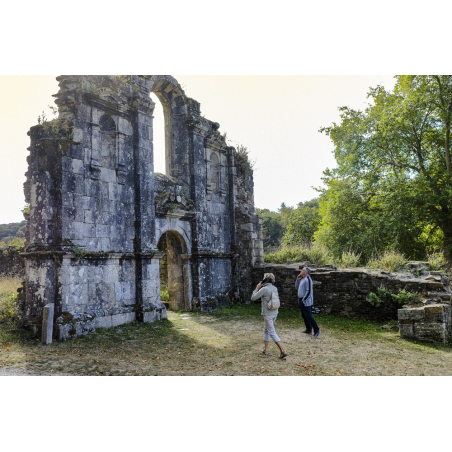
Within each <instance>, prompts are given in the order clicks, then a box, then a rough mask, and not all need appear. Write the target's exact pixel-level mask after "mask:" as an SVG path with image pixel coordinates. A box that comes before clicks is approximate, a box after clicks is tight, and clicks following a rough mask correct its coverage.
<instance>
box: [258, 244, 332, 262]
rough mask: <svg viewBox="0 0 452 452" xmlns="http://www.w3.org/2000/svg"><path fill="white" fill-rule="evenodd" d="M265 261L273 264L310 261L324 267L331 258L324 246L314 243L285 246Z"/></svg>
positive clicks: (268, 255) (269, 255)
mask: <svg viewBox="0 0 452 452" xmlns="http://www.w3.org/2000/svg"><path fill="white" fill-rule="evenodd" d="M264 261H265V262H269V263H273V264H290V263H293V262H305V261H309V262H312V263H313V264H315V265H318V266H322V265H326V264H328V263H329V262H331V257H330V255H329V252H328V250H327V249H326V248H325V247H324V246H322V245H318V244H315V243H314V244H312V245H294V246H289V245H283V246H282V247H281V248H280V249H279V250H278V251H276V252H275V253H271V254H267V255H265V256H264Z"/></svg>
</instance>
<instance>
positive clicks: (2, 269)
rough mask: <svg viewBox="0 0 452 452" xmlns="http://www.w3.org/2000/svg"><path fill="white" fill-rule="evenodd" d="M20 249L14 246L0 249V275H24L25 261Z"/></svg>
mask: <svg viewBox="0 0 452 452" xmlns="http://www.w3.org/2000/svg"><path fill="white" fill-rule="evenodd" d="M20 251H21V249H17V248H14V247H8V248H7V249H5V250H0V276H11V277H17V278H23V277H24V276H25V263H24V259H23V257H22V256H21V255H20Z"/></svg>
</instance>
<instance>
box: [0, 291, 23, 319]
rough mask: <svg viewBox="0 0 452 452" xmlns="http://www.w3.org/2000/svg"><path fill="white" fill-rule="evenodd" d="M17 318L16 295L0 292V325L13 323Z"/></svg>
mask: <svg viewBox="0 0 452 452" xmlns="http://www.w3.org/2000/svg"><path fill="white" fill-rule="evenodd" d="M19 317H20V316H19V307H18V303H17V293H9V292H0V324H1V323H3V324H8V323H14V322H16V321H17V320H19Z"/></svg>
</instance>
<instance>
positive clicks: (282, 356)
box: [279, 352, 289, 359]
mask: <svg viewBox="0 0 452 452" xmlns="http://www.w3.org/2000/svg"><path fill="white" fill-rule="evenodd" d="M286 356H289V354H288V353H286V352H282V353H281V355H280V356H279V359H284V358H285V357H286Z"/></svg>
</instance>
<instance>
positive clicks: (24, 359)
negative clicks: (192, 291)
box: [0, 305, 452, 375]
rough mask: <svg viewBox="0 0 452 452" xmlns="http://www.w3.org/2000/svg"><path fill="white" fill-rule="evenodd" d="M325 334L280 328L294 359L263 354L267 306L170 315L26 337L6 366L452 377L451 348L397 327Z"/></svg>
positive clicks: (328, 321) (344, 326)
mask: <svg viewBox="0 0 452 452" xmlns="http://www.w3.org/2000/svg"><path fill="white" fill-rule="evenodd" d="M316 318H317V320H318V323H319V326H320V328H321V330H322V334H321V336H320V338H319V339H316V340H314V339H311V338H310V337H307V336H306V335H305V334H302V333H301V332H300V331H301V327H302V325H301V320H300V315H299V313H298V312H297V311H296V310H291V309H285V310H282V311H281V313H280V315H279V317H278V320H277V322H276V330H277V332H278V334H279V335H280V337H281V339H282V341H283V343H284V345H285V347H286V349H287V351H288V352H289V353H290V356H289V357H288V358H287V359H286V360H280V359H279V358H278V356H279V353H278V349H277V347H276V346H275V345H274V344H271V346H270V355H269V356H264V355H262V354H261V350H262V346H263V344H262V328H263V321H262V318H261V316H260V306H255V305H253V306H239V307H234V308H224V309H221V310H219V311H217V312H214V313H185V314H184V313H177V312H170V313H169V319H168V321H163V322H158V323H155V324H139V323H133V324H129V325H123V326H120V327H116V328H112V329H109V330H98V331H97V332H96V333H94V334H90V335H88V336H84V337H80V338H77V339H74V340H69V341H65V342H56V343H53V344H51V345H48V346H43V345H41V344H40V343H39V341H36V340H31V339H29V338H26V337H24V336H21V337H17V336H16V339H15V340H14V341H12V342H7V343H5V342H3V343H0V367H1V366H3V367H8V368H12V367H13V368H16V369H23V370H26V371H27V372H34V373H44V372H45V373H50V374H52V373H53V374H56V373H66V374H72V375H451V374H452V353H451V352H452V347H450V346H439V345H429V344H421V343H414V342H407V341H404V340H401V339H400V337H399V333H398V330H397V329H395V328H394V325H382V324H378V323H374V322H369V321H361V320H355V319H344V318H338V317H333V316H326V315H317V316H316ZM0 328H1V326H0Z"/></svg>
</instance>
